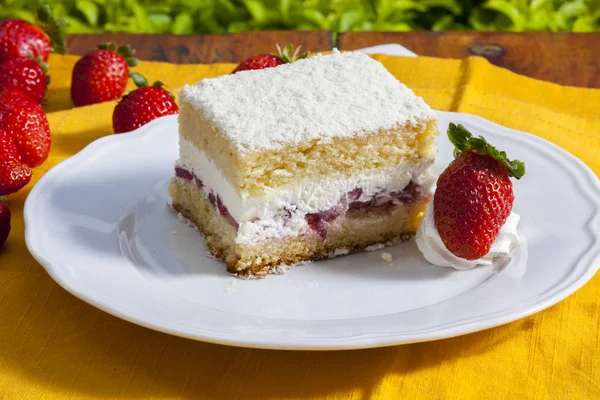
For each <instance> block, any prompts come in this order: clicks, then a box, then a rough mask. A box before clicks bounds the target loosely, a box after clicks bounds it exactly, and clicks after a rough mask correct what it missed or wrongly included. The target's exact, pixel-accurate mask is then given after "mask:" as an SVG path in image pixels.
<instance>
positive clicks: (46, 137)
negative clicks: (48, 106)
mask: <svg viewBox="0 0 600 400" xmlns="http://www.w3.org/2000/svg"><path fill="white" fill-rule="evenodd" d="M0 128H2V129H4V130H5V131H7V132H8V133H10V134H11V136H12V138H13V140H14V141H15V144H16V145H17V148H18V149H19V153H20V154H21V158H22V160H23V162H24V163H25V164H27V165H29V166H30V167H31V168H33V167H37V166H38V165H40V164H41V163H43V162H44V161H45V160H46V158H47V157H48V153H49V152H50V141H51V139H50V126H49V125H48V119H47V118H46V113H44V109H43V108H42V106H41V105H39V104H37V103H32V102H27V101H23V100H22V99H18V98H16V99H14V101H12V102H8V101H3V102H0Z"/></svg>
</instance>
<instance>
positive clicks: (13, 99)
mask: <svg viewBox="0 0 600 400" xmlns="http://www.w3.org/2000/svg"><path fill="white" fill-rule="evenodd" d="M21 101H25V102H31V103H37V102H36V101H35V99H33V98H31V97H30V96H28V95H26V94H25V93H23V92H22V91H21V90H19V89H16V88H8V89H4V90H0V103H6V104H16V103H18V102H21Z"/></svg>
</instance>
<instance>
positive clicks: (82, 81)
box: [71, 43, 139, 106]
mask: <svg viewBox="0 0 600 400" xmlns="http://www.w3.org/2000/svg"><path fill="white" fill-rule="evenodd" d="M133 55H134V51H133V50H132V49H131V48H130V47H129V46H128V45H127V46H121V47H119V48H117V47H116V45H115V44H114V43H104V44H101V45H99V46H98V49H97V50H94V51H92V52H91V53H88V54H86V55H85V56H83V57H82V58H80V59H79V61H77V63H75V66H74V67H73V74H72V76H71V99H72V100H73V104H75V105H76V106H85V105H88V104H95V103H101V102H103V101H109V100H115V99H118V98H119V97H121V96H122V95H123V92H125V86H127V78H128V77H129V67H134V66H136V65H138V64H139V60H138V59H136V58H134V57H133Z"/></svg>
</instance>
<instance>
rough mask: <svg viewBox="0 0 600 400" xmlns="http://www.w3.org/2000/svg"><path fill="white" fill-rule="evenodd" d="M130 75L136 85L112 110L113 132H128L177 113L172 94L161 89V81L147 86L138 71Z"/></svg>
mask: <svg viewBox="0 0 600 400" xmlns="http://www.w3.org/2000/svg"><path fill="white" fill-rule="evenodd" d="M131 77H132V79H133V81H134V82H135V84H136V86H137V87H138V88H137V89H135V90H134V91H132V92H130V93H128V94H126V95H125V96H124V97H123V98H122V99H121V101H120V102H119V104H117V105H116V107H115V110H114V111H113V129H114V130H115V133H123V132H130V131H133V130H135V129H137V128H139V127H140V126H142V125H146V124H147V123H148V122H150V121H152V120H153V119H156V118H158V117H163V116H165V115H170V114H177V113H178V112H179V107H178V106H177V103H175V100H174V98H173V95H172V94H171V93H169V92H168V91H167V90H165V89H163V87H162V86H163V83H162V82H160V81H156V82H154V83H153V84H152V86H148V81H147V80H146V79H145V78H144V77H143V76H142V75H140V74H138V73H135V72H134V73H132V74H131Z"/></svg>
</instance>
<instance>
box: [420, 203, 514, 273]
mask: <svg viewBox="0 0 600 400" xmlns="http://www.w3.org/2000/svg"><path fill="white" fill-rule="evenodd" d="M519 219H520V217H519V215H518V214H516V213H514V212H511V213H510V215H509V216H508V218H507V219H506V222H505V223H504V225H502V228H501V229H500V233H499V234H498V237H497V238H496V240H495V241H494V243H493V244H492V247H491V248H490V251H489V252H488V253H487V254H486V255H485V256H484V257H482V258H480V259H477V260H465V259H464V258H460V257H457V256H455V255H454V254H452V253H451V252H450V251H449V250H448V249H447V248H446V246H445V245H444V242H442V238H441V237H440V234H439V233H438V230H437V228H436V226H435V221H434V214H433V201H431V202H430V203H429V206H428V207H427V214H426V215H425V217H424V218H423V221H422V222H421V225H420V226H419V229H418V230H417V246H418V247H419V250H421V253H423V256H424V257H425V259H426V260H427V261H429V262H430V263H432V264H433V265H437V266H440V267H452V268H455V269H459V270H464V269H471V268H473V267H475V266H476V265H491V264H492V263H493V261H494V260H495V259H501V258H505V257H508V255H509V254H510V253H511V251H512V250H513V249H514V248H515V247H516V246H517V245H518V244H519V240H520V238H519V233H518V232H517V225H518V224H519Z"/></svg>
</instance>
